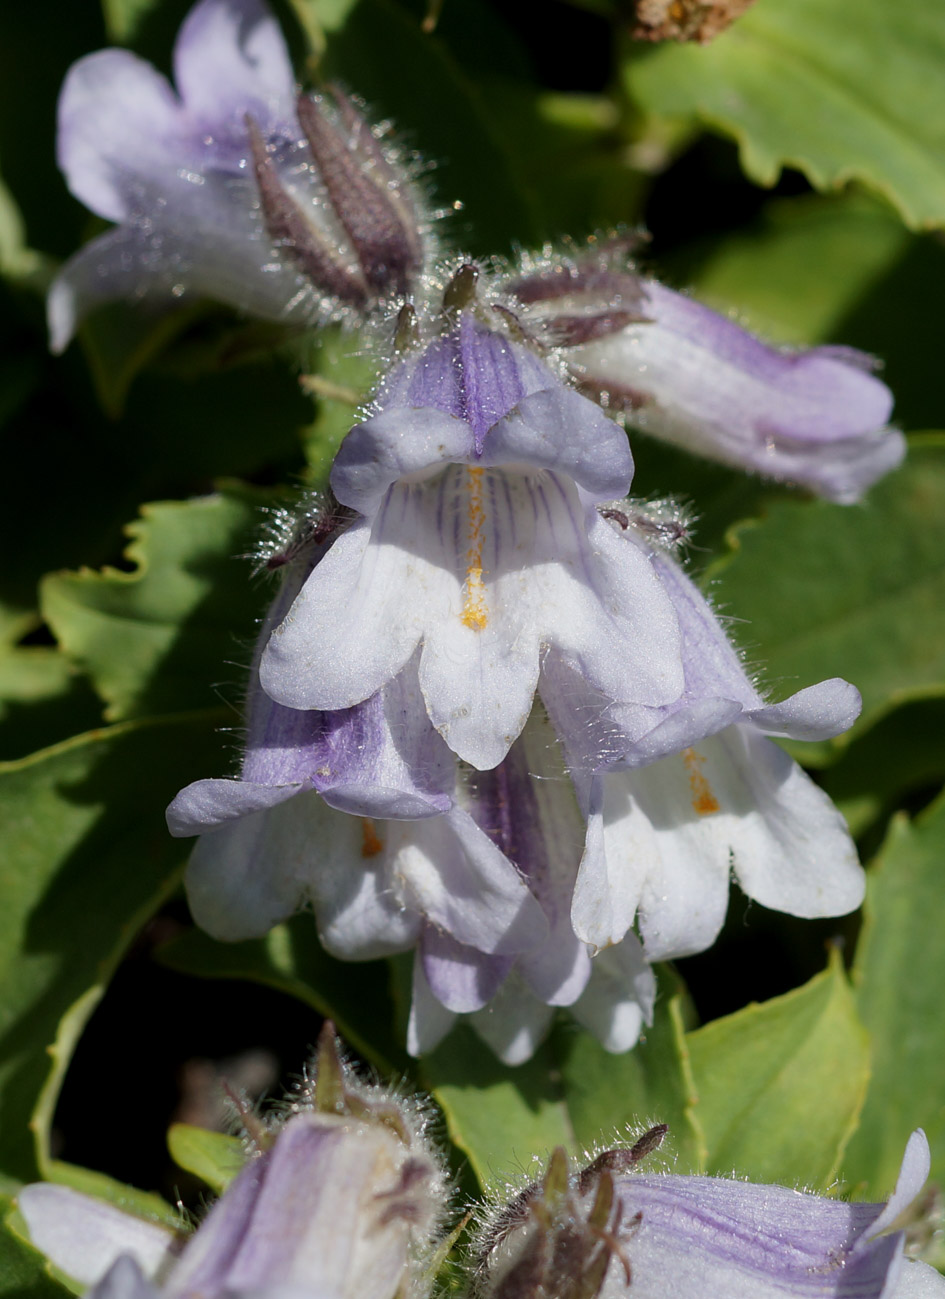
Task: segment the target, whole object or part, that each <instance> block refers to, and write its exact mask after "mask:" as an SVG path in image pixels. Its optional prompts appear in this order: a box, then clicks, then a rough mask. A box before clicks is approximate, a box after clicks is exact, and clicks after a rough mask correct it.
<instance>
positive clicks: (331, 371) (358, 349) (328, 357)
mask: <svg viewBox="0 0 945 1299" xmlns="http://www.w3.org/2000/svg"><path fill="white" fill-rule="evenodd" d="M311 369H312V373H311V374H309V375H306V376H305V377H303V379H302V384H303V386H304V387H305V388H306V389H308V391H310V392H311V393H312V394H313V395H314V396H315V397H316V398H317V399H318V409H317V413H316V417H315V419H314V420H313V421H312V423H311V424H310V425H309V427H308V428H307V429H305V430H304V431H303V433H302V443H303V447H304V449H305V458H306V460H307V461H308V465H309V472H308V475H307V476H308V480H309V482H310V483H311V484H312V486H313V487H317V488H323V487H325V486H326V485H327V483H328V474H329V472H330V470H331V465H332V461H333V460H334V458H335V452H336V451H337V450H338V447H339V446H340V445H341V440H342V438H343V437H344V436H345V434H346V433H347V432H348V430H349V429H350V428H351V427H352V425H353V424H355V423H356V421H357V415H358V407H359V406H361V405H362V403H364V402H366V401H367V399H368V398H369V397H370V395H371V392H372V390H373V388H374V385H375V383H376V381H377V370H378V366H377V360H376V358H375V357H374V356H373V355H372V354H371V352H370V351H366V350H365V345H364V341H363V339H361V340H359V339H358V338H357V337H352V336H351V334H350V333H348V334H345V333H342V332H341V331H340V330H334V329H332V330H326V331H325V332H324V333H323V334H322V337H321V339H320V342H319V346H318V348H317V351H316V352H315V355H314V357H313V363H312V366H311Z"/></svg>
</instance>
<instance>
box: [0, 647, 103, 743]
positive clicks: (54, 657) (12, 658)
mask: <svg viewBox="0 0 945 1299" xmlns="http://www.w3.org/2000/svg"><path fill="white" fill-rule="evenodd" d="M100 718H101V706H100V704H99V701H98V700H97V699H96V698H95V696H94V694H93V693H92V691H91V690H89V689H88V686H87V685H86V684H85V683H84V682H83V681H82V680H81V679H80V677H79V674H78V673H77V672H76V670H75V668H74V667H73V665H72V664H71V663H70V662H69V661H68V659H67V658H66V657H65V655H64V654H62V653H61V652H60V651H59V650H57V649H54V648H52V647H51V646H48V645H27V646H22V647H17V646H13V647H10V648H7V647H5V646H2V645H0V760H5V759H10V758H20V757H25V756H26V754H28V753H34V752H35V751H36V750H37V749H41V748H45V747H46V746H47V745H49V744H54V743H56V742H57V741H58V740H61V739H65V738H66V737H67V736H69V735H75V734H76V733H77V732H78V731H86V730H88V729H89V728H90V727H93V726H95V725H96V724H97V723H98V721H99V720H100Z"/></svg>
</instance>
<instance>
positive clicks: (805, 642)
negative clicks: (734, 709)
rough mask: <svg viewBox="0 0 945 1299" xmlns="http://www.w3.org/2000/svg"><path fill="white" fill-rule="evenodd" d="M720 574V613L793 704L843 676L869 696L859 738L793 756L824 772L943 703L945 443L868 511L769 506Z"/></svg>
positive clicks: (740, 533)
mask: <svg viewBox="0 0 945 1299" xmlns="http://www.w3.org/2000/svg"><path fill="white" fill-rule="evenodd" d="M735 540H736V545H737V549H736V551H735V553H734V555H733V556H732V558H731V560H730V561H729V562H727V563H724V564H722V565H720V566H718V568H717V571H716V574H715V581H714V583H713V586H712V593H713V597H714V599H715V602H716V604H717V606H718V607H719V608H721V609H723V610H724V611H725V612H726V613H729V614H732V615H735V616H737V618H738V619H739V621H740V622H741V621H742V620H744V623H745V624H746V625H745V626H744V627H742V628H739V631H738V636H737V639H738V640H739V641H740V642H741V643H742V644H743V645H744V646H745V647H746V648H747V651H748V659H749V661H750V662H755V661H757V662H758V663H760V664H763V665H764V670H765V679H766V680H767V681H769V682H771V683H772V684H773V685H774V686H776V688H777V691H778V694H779V695H786V694H788V693H790V692H792V691H794V690H797V689H799V688H800V687H802V686H808V685H812V684H813V683H814V682H816V681H819V680H821V679H822V678H826V677H833V676H844V677H847V678H849V680H851V681H852V682H853V683H854V685H856V686H857V687H858V688H859V690H860V691H861V693H862V695H863V713H862V715H861V717H860V720H859V721H858V722H857V723H856V725H855V726H854V727H853V729H852V730H851V731H849V732H847V734H846V735H845V736H840V737H839V738H838V739H837V740H833V741H827V742H825V743H824V744H821V745H813V744H801V745H798V746H796V747H793V746H790V745H789V746H788V747H791V748H792V752H796V753H797V755H798V756H800V757H803V759H804V761H806V762H814V761H827V760H829V757H830V756H831V755H832V754H835V753H837V752H838V751H839V749H841V748H842V747H844V746H845V745H846V744H847V743H849V740H850V738H851V737H852V736H854V735H860V734H862V733H863V732H864V731H865V730H866V729H867V728H868V727H869V726H871V725H872V724H874V723H875V722H876V721H878V720H879V718H881V717H882V716H884V715H885V714H886V713H887V712H889V710H890V709H891V708H893V707H895V706H897V705H899V704H902V703H905V702H907V701H909V700H911V699H919V698H923V697H929V696H931V697H940V696H942V695H943V694H945V436H943V435H942V434H937V435H935V436H933V435H931V434H928V435H926V436H925V437H924V439H923V440H921V441H918V440H917V441H916V442H915V443H914V444H913V446H912V448H911V450H910V454H909V457H908V459H907V461H906V464H905V465H904V466H903V468H901V469H899V470H898V471H897V472H896V473H894V474H891V475H890V476H889V477H888V478H886V479H884V480H883V481H882V482H881V483H879V484H878V485H877V486H876V487H874V488H873V489H872V491H871V492H870V495H869V497H868V498H867V500H866V502H865V503H864V504H863V505H861V506H842V505H831V504H828V503H827V502H824V501H804V500H800V499H793V500H787V499H785V500H772V501H771V503H770V504H769V506H768V509H767V513H766V515H765V517H764V518H763V519H762V520H760V521H756V522H750V523H748V524H746V525H744V526H743V527H739V528H738V529H737V531H736V535H735Z"/></svg>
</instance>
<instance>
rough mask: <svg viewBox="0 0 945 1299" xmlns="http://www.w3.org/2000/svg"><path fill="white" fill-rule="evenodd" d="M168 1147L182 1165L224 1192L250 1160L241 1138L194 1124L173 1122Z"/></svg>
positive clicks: (177, 1162)
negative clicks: (247, 1157) (197, 1126)
mask: <svg viewBox="0 0 945 1299" xmlns="http://www.w3.org/2000/svg"><path fill="white" fill-rule="evenodd" d="M167 1148H168V1150H169V1151H170V1153H171V1158H172V1159H173V1161H174V1163H175V1164H176V1165H177V1166H178V1168H183V1170H184V1171H185V1172H187V1173H193V1175H194V1176H195V1177H199V1178H200V1180H201V1181H202V1182H206V1184H207V1185H208V1186H209V1187H210V1189H211V1190H213V1191H216V1193H217V1194H218V1195H221V1194H222V1193H223V1192H224V1191H225V1190H226V1188H227V1187H228V1186H229V1184H230V1182H232V1180H233V1178H234V1177H235V1176H236V1174H237V1173H238V1172H239V1171H240V1169H241V1168H242V1167H243V1165H244V1164H245V1163H246V1153H245V1151H244V1150H243V1143H242V1141H240V1139H239V1137H231V1136H228V1135H227V1133H225V1132H211V1131H210V1130H209V1129H208V1128H196V1127H194V1126H193V1125H192V1124H190V1123H172V1124H171V1126H170V1128H169V1129H168V1133H167Z"/></svg>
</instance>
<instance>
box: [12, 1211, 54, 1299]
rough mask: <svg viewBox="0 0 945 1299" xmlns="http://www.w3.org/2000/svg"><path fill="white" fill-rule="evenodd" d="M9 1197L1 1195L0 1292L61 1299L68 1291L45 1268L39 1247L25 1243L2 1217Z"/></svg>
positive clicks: (18, 1298)
mask: <svg viewBox="0 0 945 1299" xmlns="http://www.w3.org/2000/svg"><path fill="white" fill-rule="evenodd" d="M11 1203H12V1202H11V1201H10V1200H9V1199H8V1198H7V1197H6V1196H0V1295H10V1296H11V1299H62V1296H63V1295H67V1294H69V1293H70V1291H69V1290H68V1289H67V1288H66V1287H65V1286H64V1285H60V1283H59V1282H58V1281H54V1280H53V1278H52V1277H51V1276H50V1275H49V1273H48V1272H47V1271H46V1260H45V1259H44V1258H43V1256H42V1254H40V1253H39V1251H38V1250H35V1249H33V1247H32V1246H31V1245H27V1244H26V1242H25V1241H23V1240H20V1239H19V1237H18V1236H16V1235H14V1233H13V1232H12V1231H11V1230H10V1228H9V1227H8V1226H7V1224H6V1222H5V1221H3V1219H5V1218H6V1216H7V1214H8V1213H9V1211H10V1209H11Z"/></svg>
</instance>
